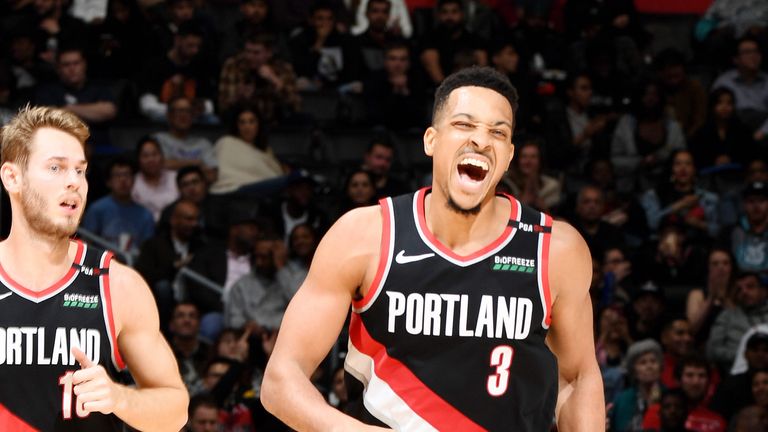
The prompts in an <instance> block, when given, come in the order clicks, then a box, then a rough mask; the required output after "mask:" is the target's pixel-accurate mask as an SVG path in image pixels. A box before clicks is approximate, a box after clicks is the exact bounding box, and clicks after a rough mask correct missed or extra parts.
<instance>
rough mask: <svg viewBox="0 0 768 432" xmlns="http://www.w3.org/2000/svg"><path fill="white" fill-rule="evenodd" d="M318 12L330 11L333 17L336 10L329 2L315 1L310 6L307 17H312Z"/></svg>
mask: <svg viewBox="0 0 768 432" xmlns="http://www.w3.org/2000/svg"><path fill="white" fill-rule="evenodd" d="M320 10H327V11H331V13H332V14H333V16H334V17H335V16H336V8H334V7H333V5H332V4H331V2H330V1H328V0H317V1H315V2H313V3H312V6H311V7H310V8H309V16H312V15H314V14H315V12H317V11H320Z"/></svg>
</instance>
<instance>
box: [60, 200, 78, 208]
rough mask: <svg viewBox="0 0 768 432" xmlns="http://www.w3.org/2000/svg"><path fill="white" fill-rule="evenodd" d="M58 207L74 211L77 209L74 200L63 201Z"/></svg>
mask: <svg viewBox="0 0 768 432" xmlns="http://www.w3.org/2000/svg"><path fill="white" fill-rule="evenodd" d="M59 206H61V207H63V208H64V209H67V210H74V209H76V208H77V201H75V200H64V201H62V202H61V203H59Z"/></svg>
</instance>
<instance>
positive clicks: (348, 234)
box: [322, 205, 382, 254]
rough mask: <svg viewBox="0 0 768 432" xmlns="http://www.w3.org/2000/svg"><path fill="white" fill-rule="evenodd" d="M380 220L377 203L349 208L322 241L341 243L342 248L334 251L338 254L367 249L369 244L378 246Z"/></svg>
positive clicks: (379, 210)
mask: <svg viewBox="0 0 768 432" xmlns="http://www.w3.org/2000/svg"><path fill="white" fill-rule="evenodd" d="M381 222H382V218H381V207H380V206H378V205H375V206H369V207H360V208H356V209H353V210H350V211H348V212H347V213H345V214H344V215H343V216H341V217H340V218H339V219H338V220H337V221H336V223H334V224H333V226H332V227H331V229H330V230H328V233H326V235H325V237H324V238H323V240H322V242H323V243H326V244H332V245H334V246H336V245H339V246H341V245H343V246H344V250H336V251H335V252H336V253H339V254H343V253H345V252H358V251H360V250H361V249H362V250H367V249H370V247H371V246H374V247H376V248H378V245H379V242H380V240H381V232H382V228H381Z"/></svg>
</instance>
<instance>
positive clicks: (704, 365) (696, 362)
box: [675, 354, 712, 380]
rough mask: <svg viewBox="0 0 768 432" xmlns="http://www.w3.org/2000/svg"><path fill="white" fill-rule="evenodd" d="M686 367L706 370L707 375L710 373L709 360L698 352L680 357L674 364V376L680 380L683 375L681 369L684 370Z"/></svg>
mask: <svg viewBox="0 0 768 432" xmlns="http://www.w3.org/2000/svg"><path fill="white" fill-rule="evenodd" d="M686 367H695V368H701V369H704V370H705V371H707V377H709V376H710V375H711V374H712V371H711V370H710V364H709V362H708V361H707V359H706V358H704V357H703V356H701V355H700V354H690V355H687V356H685V357H683V358H682V359H680V361H678V362H677V365H676V366H675V378H677V379H678V380H680V379H681V378H682V377H683V370H685V368H686Z"/></svg>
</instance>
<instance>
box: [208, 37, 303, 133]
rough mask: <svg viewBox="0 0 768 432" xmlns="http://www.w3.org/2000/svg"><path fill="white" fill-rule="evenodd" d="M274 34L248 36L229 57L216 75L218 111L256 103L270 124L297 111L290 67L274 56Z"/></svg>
mask: <svg viewBox="0 0 768 432" xmlns="http://www.w3.org/2000/svg"><path fill="white" fill-rule="evenodd" d="M273 43H274V41H273V37H272V36H271V35H267V34H255V35H250V36H248V37H247V38H246V39H245V41H244V42H243V44H242V45H241V46H242V49H241V51H240V52H239V53H237V54H236V55H234V56H232V57H230V58H228V59H227V60H226V61H225V62H224V65H223V66H222V67H221V75H220V77H219V107H218V108H219V112H220V113H222V114H225V115H226V114H231V111H232V110H233V109H235V108H236V107H237V105H238V104H243V103H249V104H252V105H255V106H256V107H257V109H258V110H259V112H260V113H262V116H263V117H264V119H265V120H266V121H265V122H264V123H265V124H267V125H269V124H273V123H277V122H280V121H282V120H285V119H287V118H288V117H290V116H291V115H293V114H294V113H295V112H297V111H298V110H299V108H300V105H301V99H300V97H299V94H298V90H297V88H296V75H295V73H294V72H293V67H292V66H291V65H290V64H288V63H286V62H284V61H282V60H279V59H276V58H275V57H274V55H273Z"/></svg>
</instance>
